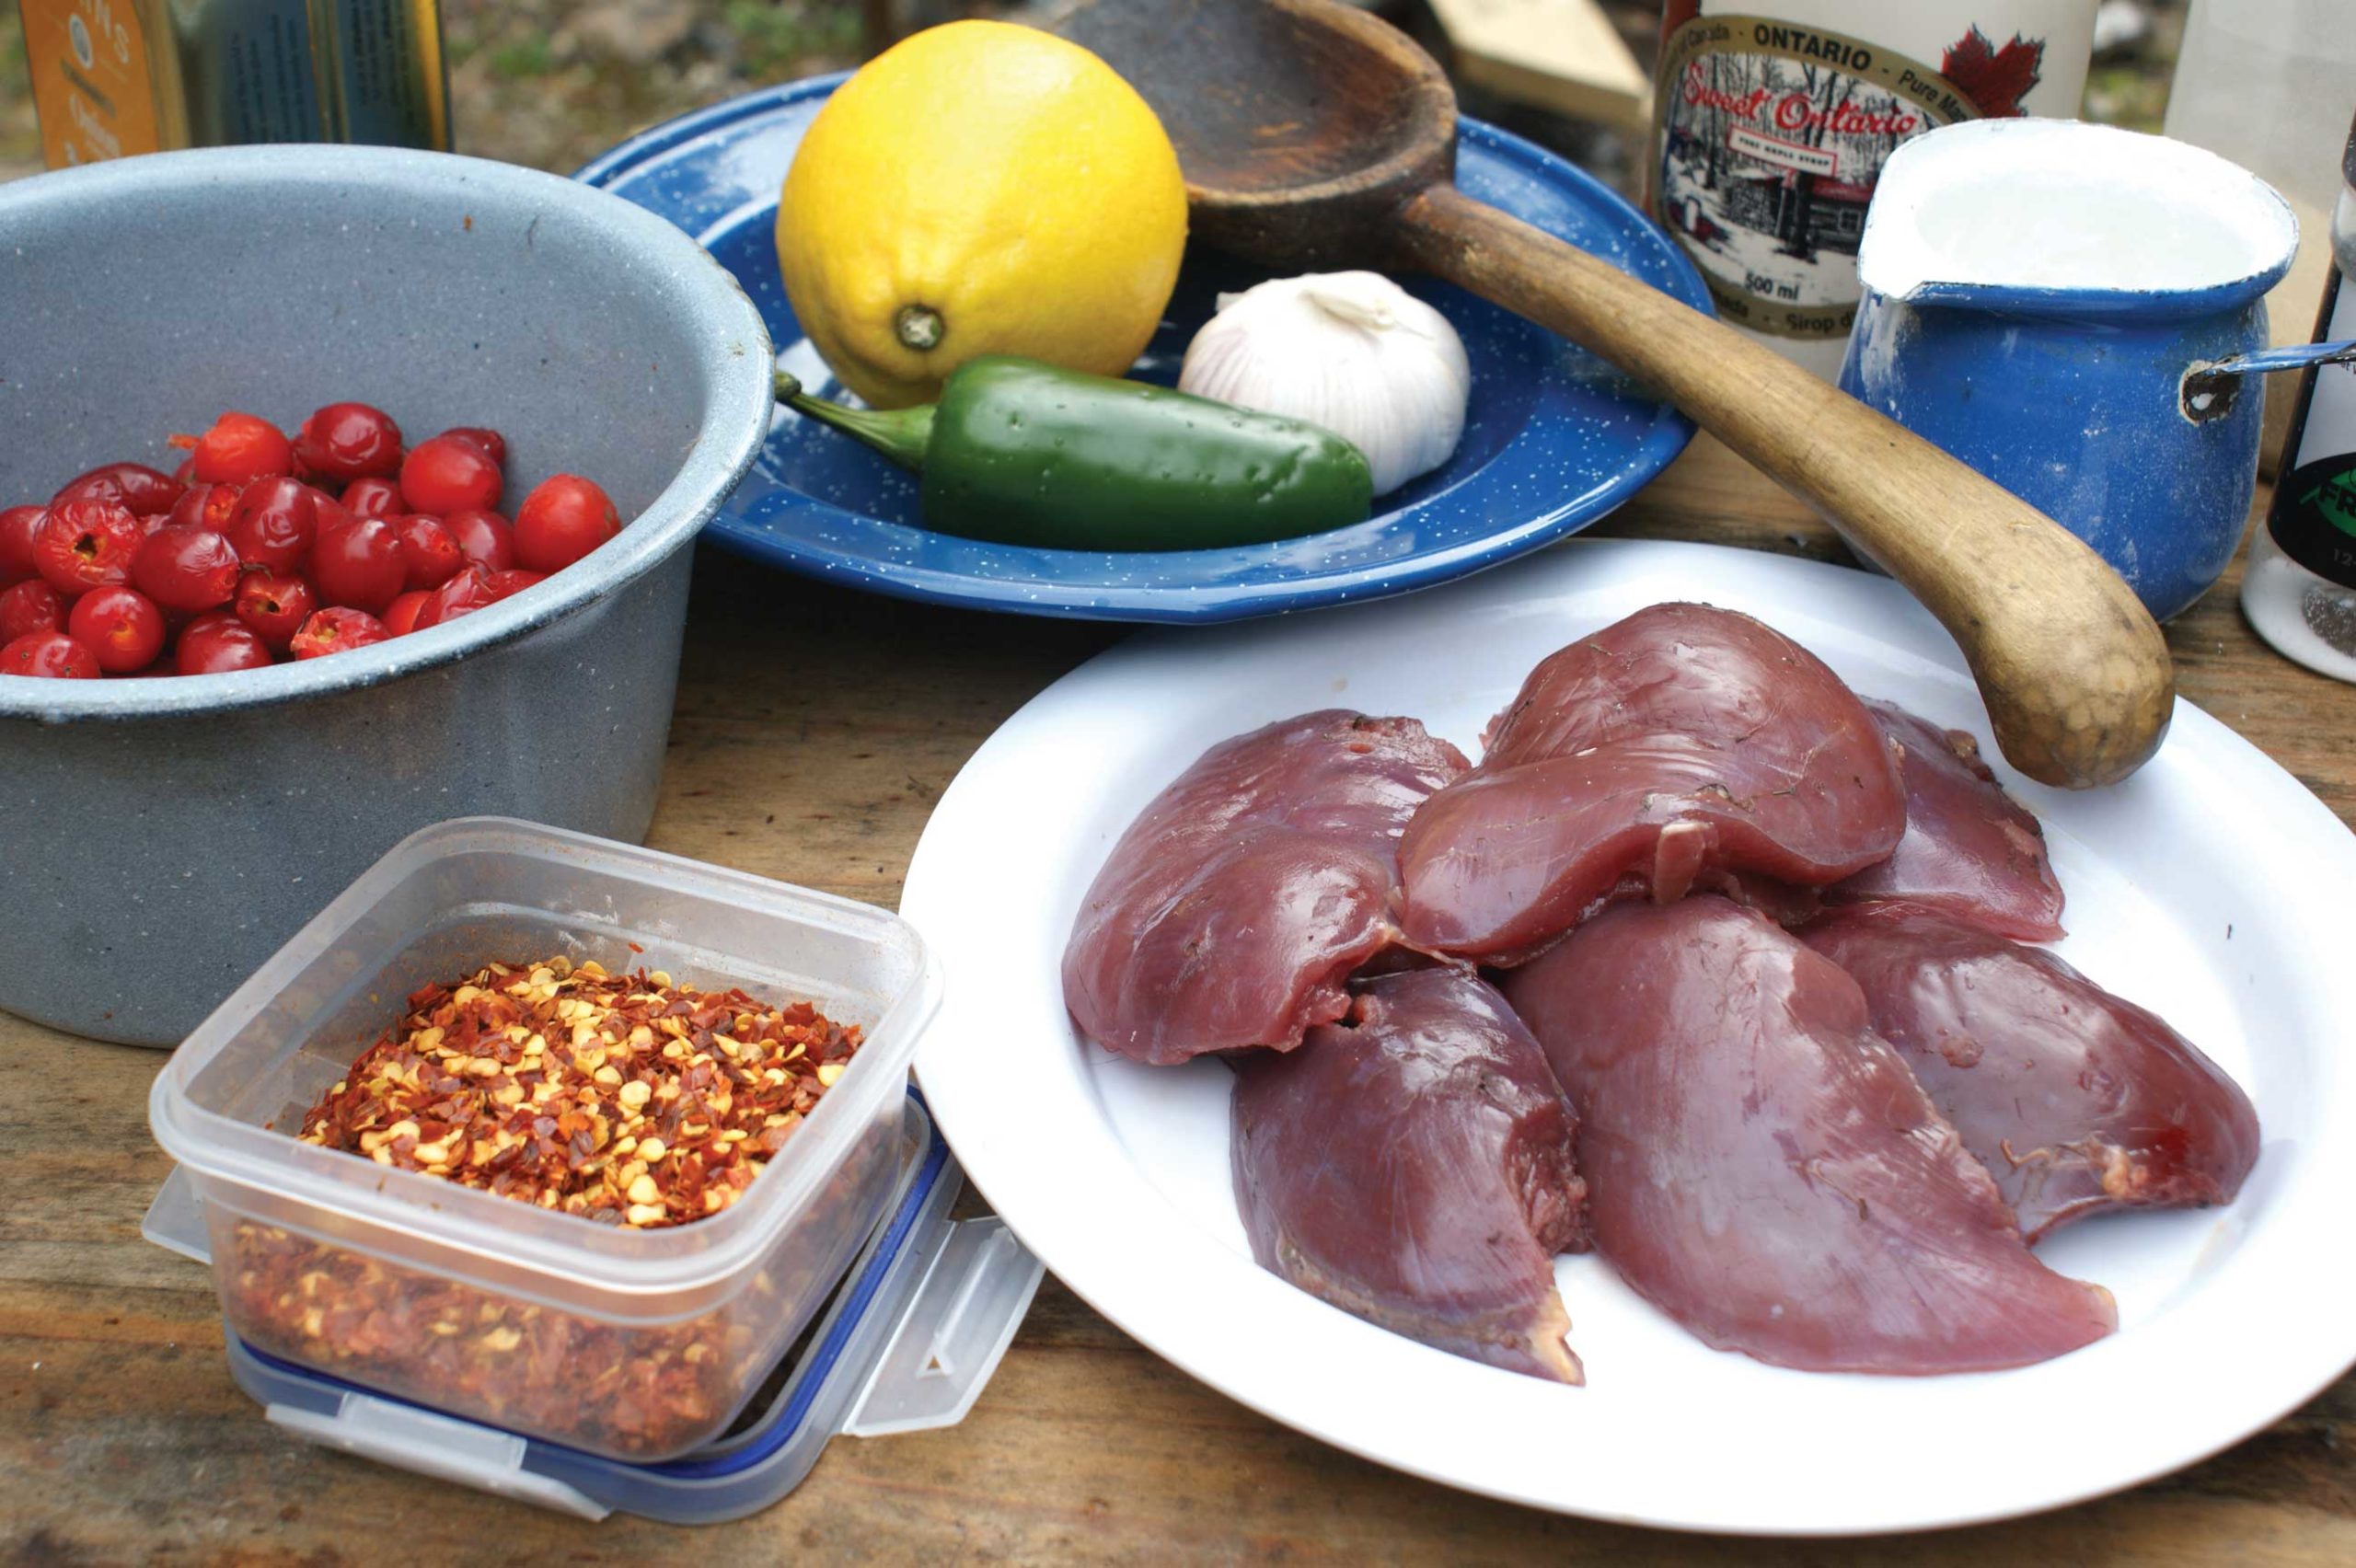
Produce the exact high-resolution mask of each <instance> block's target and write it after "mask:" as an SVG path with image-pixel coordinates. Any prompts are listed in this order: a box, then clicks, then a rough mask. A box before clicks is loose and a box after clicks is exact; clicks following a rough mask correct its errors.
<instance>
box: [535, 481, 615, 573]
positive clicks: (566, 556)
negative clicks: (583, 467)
mask: <svg viewBox="0 0 2356 1568" xmlns="http://www.w3.org/2000/svg"><path fill="white" fill-rule="evenodd" d="M621 531H622V520H621V514H620V513H618V512H616V511H615V510H614V502H613V499H612V498H611V497H609V496H608V495H606V492H605V491H604V490H600V489H598V488H597V486H596V485H595V483H594V482H592V481H591V480H588V479H584V478H581V477H580V476H579V475H578V474H558V475H555V476H553V477H552V478H546V479H542V480H541V481H540V482H539V483H538V484H537V485H535V486H533V487H532V493H531V494H529V495H527V496H525V498H524V504H523V505H521V506H519V507H517V508H516V509H515V559H516V561H517V563H518V564H520V565H522V566H525V567H528V568H530V569H531V570H532V571H563V570H564V569H565V568H566V567H568V566H571V565H572V563H573V562H574V561H576V560H579V559H581V558H582V557H583V556H585V555H587V554H588V553H589V552H590V551H591V550H594V549H595V548H597V547H598V546H599V545H602V544H604V543H605V542H606V540H607V539H610V538H612V537H613V536H615V535H617V534H618V533H620V532H621Z"/></svg>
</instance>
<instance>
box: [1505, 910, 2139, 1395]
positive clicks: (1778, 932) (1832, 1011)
mask: <svg viewBox="0 0 2356 1568" xmlns="http://www.w3.org/2000/svg"><path fill="white" fill-rule="evenodd" d="M1505 989H1506V995H1507V997H1508V998H1509V999H1510V1000H1511V1002H1512V1003H1513V1006H1514V1008H1515V1009H1517V1010H1518V1011H1519V1013H1520V1015H1521V1017H1522V1019H1523V1020H1525V1021H1526V1022H1527V1023H1528V1024H1529V1025H1530V1032H1531V1033H1533V1034H1535V1035H1536V1036H1537V1037H1538V1039H1539V1042H1540V1043H1541V1044H1542V1045H1543V1046H1544V1047H1545V1049H1546V1055H1547V1059H1548V1060H1549V1061H1551V1062H1552V1063H1553V1066H1554V1071H1555V1076H1556V1077H1557V1078H1559V1079H1560V1080H1561V1081H1562V1085H1563V1088H1564V1089H1565V1091H1567V1092H1568V1093H1569V1095H1570V1097H1571V1101H1572V1102H1573V1103H1574V1104H1576V1105H1577V1106H1578V1108H1579V1113H1580V1116H1581V1118H1582V1120H1581V1125H1580V1128H1579V1138H1578V1159H1579V1169H1580V1171H1581V1173H1582V1174H1584V1175H1585V1176H1586V1177H1587V1181H1588V1205H1589V1208H1588V1214H1589V1223H1590V1224H1591V1225H1592V1226H1593V1228H1594V1233H1595V1244H1596V1247H1597V1248H1598V1250H1600V1251H1601V1252H1602V1253H1603V1255H1604V1256H1605V1257H1607V1258H1609V1259H1611V1262H1612V1265H1613V1266H1614V1267H1615V1268H1617V1269H1618V1270H1619V1271H1620V1273H1621V1274H1622V1275H1623V1277H1625V1278H1626V1279H1627V1281H1628V1283H1629V1284H1630V1285H1631V1286H1634V1287H1635V1289H1636V1290H1637V1291H1638V1292H1639V1293H1640V1294H1642V1295H1643V1296H1644V1297H1646V1299H1647V1300H1649V1301H1651V1302H1652V1303H1653V1304H1654V1305H1655V1306H1657V1307H1658V1308H1660V1309H1662V1310H1663V1311H1665V1312H1667V1313H1668V1314H1669V1316H1670V1317H1672V1318H1674V1319H1676V1320H1678V1321H1679V1322H1680V1323H1682V1324H1683V1325H1685V1327H1686V1328H1688V1329H1690V1330H1692V1332H1694V1333H1696V1334H1698V1335H1699V1336H1701V1338H1703V1340H1705V1341H1707V1342H1708V1343H1711V1344H1713V1345H1715V1346H1716V1347H1718V1348H1719V1349H1721V1350H1739V1351H1743V1352H1746V1353H1748V1354H1749V1355H1754V1356H1757V1357H1758V1358H1759V1359H1760V1360H1761V1361H1767V1362H1773V1363H1774V1364H1775V1365H1777V1366H1796V1367H1802V1368H1805V1369H1808V1370H1813V1371H1849V1372H1895V1373H1931V1372H1968V1371H1977V1370H1985V1369H1990V1368H1994V1367H2003V1366H2022V1365H2025V1364H2027V1363H2028V1362H2033V1361H2042V1360H2044V1359H2046V1358H2047V1357H2049V1356H2054V1355H2061V1354H2062V1353H2063V1352H2065V1351H2070V1350H2074V1349H2076V1348H2077V1347H2079V1346H2080V1345H2083V1344H2086V1343H2090V1342H2091V1341H2094V1340H2096V1339H2100V1338H2101V1337H2102V1336H2103V1335H2105V1334H2107V1333H2108V1332H2110V1331H2111V1330H2112V1329H2113V1328H2114V1327H2116V1326H2117V1322H2118V1316H2117V1311H2116V1309H2115V1308H2114V1306H2113V1304H2112V1301H2111V1298H2110V1293H2109V1292H2108V1291H2106V1290H2104V1289H2103V1288H2102V1287H2101V1286H2093V1285H2085V1284H2082V1283H2080V1282H2079V1281H2076V1280H2073V1279H2065V1278H2063V1277H2062V1276H2061V1275H2060V1274H2055V1273H2053V1272H2052V1271H2051V1270H2050V1269H2048V1268H2046V1267H2045V1265H2044V1264H2042V1263H2040V1262H2038V1261H2037V1259H2036V1258H2034V1257H2033V1256H2031V1255H2030V1253H2029V1251H2028V1248H2027V1244H2026V1243H2024V1242H2023V1241H2022V1239H2021V1235H2020V1231H2019V1230H2018V1229H2017V1228H2015V1225H2014V1224H2013V1215H2012V1211H2011V1210H2010V1209H2009V1208H2007V1207H2005V1205H2004V1198H2003V1197H2002V1196H2001V1195H2000V1194H1999V1193H1998V1192H1997V1191H1996V1185H1995V1182H1992V1180H1991V1179H1990V1178H1989V1175H1988V1172H1987V1171H1986V1170H1983V1169H1981V1166H1980V1164H1979V1162H1978V1161H1976V1160H1974V1159H1972V1158H1971V1156H1970V1155H1969V1153H1967V1152H1966V1151H1965V1149H1964V1147H1963V1145H1962V1143H1961V1141H1960V1140H1959V1139H1958V1137H1957V1136H1956V1133H1955V1129H1954V1128H1953V1127H1951V1126H1949V1125H1948V1124H1947V1123H1946V1119H1945V1118H1944V1117H1942V1116H1941V1115H1940V1114H1939V1113H1938V1111H1937V1110H1936V1109H1935V1108H1934V1106H1933V1105H1932V1103H1931V1101H1930V1100H1929V1099H1928V1097H1926V1096H1925V1095H1924V1094H1923V1090H1922V1088H1921V1086H1920V1085H1918V1084H1916V1082H1915V1081H1914V1078H1913V1076H1912V1075H1911V1073H1909V1072H1908V1071H1907V1070H1906V1065H1905V1063H1904V1062H1903V1061H1901V1060H1900V1057H1899V1055H1898V1053H1897V1052H1896V1051H1894V1050H1892V1049H1891V1048H1890V1047H1889V1046H1888V1044H1886V1043H1884V1042H1883V1041H1882V1040H1880V1039H1879V1038H1878V1037H1877V1036H1876V1035H1875V1034H1874V1033H1873V1032H1872V1030H1871V1028H1870V1027H1869V1026H1868V1024H1867V1021H1866V1017H1865V997H1864V995H1863V994H1862V993H1861V992H1859V990H1858V989H1857V985H1856V982H1854V980H1851V979H1850V978H1849V977H1848V976H1847V975H1846V974H1842V972H1841V970H1840V969H1839V968H1837V967H1835V966H1834V965H1833V964H1832V963H1831V962H1830V961H1828V960H1826V959H1824V958H1822V957H1820V956H1819V955H1818V954H1817V953H1815V952H1813V951H1810V950H1809V949H1807V947H1805V946H1803V945H1802V944H1801V943H1800V941H1799V940H1797V939H1796V938H1795V937H1793V936H1791V935H1789V934H1788V933H1786V932H1785V931H1784V930H1783V929H1782V928H1779V927H1777V926H1775V925H1773V923H1771V922H1770V921H1768V920H1766V919H1765V918H1763V917H1761V916H1759V915H1757V914H1754V913H1753V912H1751V911H1750V910H1747V909H1743V908H1741V907H1739V906H1738V905H1733V904H1730V903H1728V902H1727V901H1726V900H1724V899H1721V898H1713V897H1708V896H1702V897H1695V898H1689V899H1687V900H1685V901H1684V902H1682V903H1680V904H1672V905H1666V906H1656V905H1642V904H1629V905H1619V906H1618V907H1615V908H1612V909H1609V910H1606V911H1605V912H1604V913H1603V914H1601V915H1600V916H1598V917H1596V918H1594V919H1593V920H1591V921H1589V922H1588V924H1587V925H1585V926H1583V927H1581V928H1579V930H1578V931H1577V932H1576V933H1575V934H1574V935H1573V936H1572V937H1571V939H1570V940H1568V941H1565V942H1564V943H1562V944H1560V945H1559V946H1557V947H1556V948H1555V949H1554V950H1553V951H1551V952H1549V953H1547V954H1546V955H1545V956H1544V957H1542V958H1540V959H1539V960H1538V961H1537V962H1536V963H1531V964H1530V965H1529V966H1528V967H1527V968H1524V969H1521V970H1518V971H1516V972H1515V973H1514V974H1512V975H1510V976H1508V977H1507V981H1506V986H1505Z"/></svg>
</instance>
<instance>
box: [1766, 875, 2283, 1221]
mask: <svg viewBox="0 0 2356 1568" xmlns="http://www.w3.org/2000/svg"><path fill="white" fill-rule="evenodd" d="M1801 935H1802V939H1803V940H1806V941H1807V944H1808V946H1810V947H1812V948H1814V949H1815V950H1816V951H1819V952H1820V953H1822V954H1823V955H1824V956H1825V957H1827V958H1829V959H1831V961H1832V962H1833V963H1837V964H1839V965H1840V966H1841V967H1842V969H1844V970H1846V971H1848V973H1849V975H1850V977H1851V978H1852V979H1854V980H1855V981H1856V982H1857V984H1858V986H1861V987H1862V988H1863V989H1864V991H1865V1005H1866V1007H1867V1009H1869V1011H1870V1012H1871V1015H1872V1018H1873V1027H1874V1029H1875V1032H1877V1033H1879V1034H1880V1035H1881V1036H1882V1037H1883V1038H1884V1039H1886V1040H1888V1042H1889V1043H1891V1044H1892V1045H1895V1046H1896V1047H1897V1048H1898V1050H1899V1052H1900V1054H1901V1055H1903V1056H1904V1057H1905V1058H1906V1061H1907V1065H1908V1066H1911V1067H1912V1068H1913V1069H1914V1076H1915V1077H1916V1078H1919V1079H1920V1080H1921V1081H1922V1084H1923V1089H1925V1090H1928V1091H1929V1093H1930V1096H1931V1099H1932V1101H1934V1103H1935V1104H1937V1106H1938V1108H1939V1109H1940V1110H1941V1111H1942V1112H1944V1113H1946V1117H1947V1119H1948V1120H1949V1121H1951V1122H1953V1123H1954V1124H1955V1128H1956V1131H1957V1132H1958V1133H1959V1134H1961V1135H1962V1136H1963V1142H1964V1147H1967V1148H1969V1149H1970V1150H1971V1152H1972V1153H1973V1154H1975V1155H1977V1156H1979V1157H1980V1162H1981V1164H1982V1165H1985V1166H1986V1167H1987V1168H1988V1170H1989V1172H1990V1173H1991V1174H1992V1175H1993V1176H1994V1177H1995V1178H1996V1185H1997V1187H1998V1188H2000V1189H2001V1190H2002V1191H2003V1193H2004V1197H2005V1198H2006V1200H2007V1201H2009V1202H2010V1203H2011V1204H2012V1205H2013V1210H2014V1213H2015V1215H2017V1216H2019V1219H2020V1227H2021V1230H2022V1232H2023V1233H2024V1234H2026V1235H2027V1238H2028V1239H2030V1240H2031V1241H2035V1240H2037V1239H2038V1238H2040V1237H2042V1236H2044V1235H2045V1234H2046V1233H2047V1232H2048V1231H2050V1230H2051V1229H2052V1228H2054V1227H2055V1226H2057V1225H2061V1224H2064V1223H2066V1222H2067V1221H2070V1220H2073V1219H2077V1218H2079V1217H2081V1216H2085V1215H2089V1214H2094V1213H2096V1212H2098V1211H2099V1210H2102V1209H2107V1208H2118V1207H2125V1206H2129V1205H2160V1206H2165V1207H2198V1206H2201V1205H2209V1204H2223V1203H2231V1202H2232V1201H2233V1198H2234V1194H2235V1193H2237V1192H2239V1191H2240V1190H2241V1184H2242V1178H2244V1177H2245V1176H2247V1175H2248V1174H2249V1170H2250V1167H2251V1166H2252V1165H2253V1164H2255V1163H2256V1162H2257V1159H2258V1113H2257V1111H2256V1110H2254V1109H2253V1108H2252V1107H2251V1105H2250V1102H2249V1098H2248V1096H2246V1095H2245V1094H2243V1093H2242V1091H2241V1090H2240V1088H2239V1087H2238V1086H2237V1085H2235V1082H2234V1080H2233V1079H2231V1078H2227V1077H2226V1076H2225V1075H2224V1073H2223V1072H2222V1071H2220V1070H2219V1068H2218V1066H2217V1065H2216V1064H2215V1063H2214V1062H2212V1061H2211V1060H2210V1059H2209V1058H2208V1057H2206V1056H2204V1055H2201V1054H2200V1052H2199V1051H2197V1050H2195V1049H2194V1048H2193V1046H2192V1044H2191V1043H2190V1042H2189V1041H2188V1040H2186V1039H2185V1038H2184V1037H2183V1036H2182V1035H2180V1034H2178V1033H2177V1032H2176V1031H2175V1030H2173V1029H2170V1028H2169V1027H2168V1026H2167V1025H2166V1024H2165V1023H2164V1022H2162V1021H2161V1020H2159V1019H2158V1018H2156V1017H2154V1015H2153V1014H2151V1013H2149V1012H2146V1011H2145V1010H2144V1009H2142V1008H2139V1007H2137V1006H2136V1005H2135V1004H2134V1003H2132V1002H2129V1001H2123V1000H2121V999H2120V998H2119V997H2114V996H2112V995H2111V994H2110V993H2109V992H2108V991H2106V990H2104V989H2103V988H2102V987H2101V986H2097V985H2096V984H2095V983H2094V982H2093V981H2091V980H2089V979H2087V978H2086V977H2085V975H2083V974H2079V973H2078V972H2077V971H2076V970H2074V969H2073V968H2071V967H2070V966H2069V965H2068V964H2067V963H2063V962H2062V961H2061V959H2059V958H2056V957H2055V956H2054V955H2053V954H2051V953H2050V952H2040V951H2038V950H2036V949H2034V948H2022V947H2015V946H2014V945H2013V944H2012V943H2011V942H2008V941H2006V940H2004V938H2002V937H1999V936H1994V935H1992V934H1990V933H1989V932H1986V931H1981V930H1978V929H1975V928H1972V927H1970V926H1967V925H1964V924H1963V923H1961V922H1959V921H1957V920H1952V919H1949V918H1947V917H1945V916H1943V915H1941V914H1939V913H1937V912H1936V911H1934V910H1928V909H1920V908H1912V907H1909V906H1908V905H1900V904H1869V905H1857V906H1856V907H1854V908H1851V909H1842V910H1835V911H1832V912H1831V913H1830V914H1828V915H1826V916H1825V917H1824V918H1823V919H1822V920H1821V921H1820V922H1819V923H1818V924H1817V925H1815V926H1812V927H1810V928H1807V930H1805V931H1804V932H1802V933H1801Z"/></svg>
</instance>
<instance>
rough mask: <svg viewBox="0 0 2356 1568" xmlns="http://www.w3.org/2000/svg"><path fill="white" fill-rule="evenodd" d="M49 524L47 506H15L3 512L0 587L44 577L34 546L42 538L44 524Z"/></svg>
mask: <svg viewBox="0 0 2356 1568" xmlns="http://www.w3.org/2000/svg"><path fill="white" fill-rule="evenodd" d="M48 521H49V511H48V509H47V508H46V507H40V506H12V507H9V508H8V509H7V510H6V511H5V512H0V586H5V585H6V584H8V583H11V582H23V581H24V580H25V579H26V578H28V577H39V576H40V560H39V559H37V558H36V557H35V556H34V554H33V546H34V544H35V542H36V541H38V540H39V539H40V525H42V524H43V523H46V522H48Z"/></svg>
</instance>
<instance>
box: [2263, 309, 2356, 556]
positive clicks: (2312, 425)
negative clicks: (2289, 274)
mask: <svg viewBox="0 0 2356 1568" xmlns="http://www.w3.org/2000/svg"><path fill="white" fill-rule="evenodd" d="M2338 338H2356V289H2343V288H2342V287H2341V286H2340V276H2339V272H2338V271H2334V272H2333V273H2332V275H2331V282H2329V283H2328V284H2327V285H2326V286H2325V289H2324V303H2323V320H2322V324H2321V326H2320V327H2319V328H2318V329H2316V341H2317V342H2327V341H2329V340H2333V339H2338ZM2284 450H2285V451H2287V452H2289V453H2290V454H2291V462H2290V467H2289V470H2288V471H2287V472H2285V473H2284V474H2282V475H2281V478H2278V479H2277V480H2276V481H2275V486H2274V503H2273V505H2272V507H2271V508H2269V511H2268V512H2267V514H2266V526H2267V529H2268V531H2269V532H2270V533H2272V534H2273V536H2274V542H2275V543H2276V544H2278V545H2280V546H2281V547H2282V553H2283V554H2284V555H2286V556H2289V557H2290V558H2291V559H2292V560H2294V561H2297V562H2298V563H2299V564H2300V565H2301V566H2304V567H2305V568H2306V569H2307V570H2308V571H2312V572H2314V573H2315V574H2316V576H2318V577H2321V578H2325V579H2327V580H2328V581H2330V582H2335V583H2337V584H2339V586H2340V587H2342V588H2356V366H2351V365H2345V364H2327V365H2318V366H2317V367H2316V368H2315V369H2313V370H2310V371H2308V372H2306V373H2305V375H2304V376H2303V378H2302V381H2301V385H2300V387H2299V402H2298V408H2297V411H2296V412H2295V413H2294V414H2293V415H2292V422H2291V438H2290V441H2289V443H2288V444H2287V445H2286V446H2285V448H2284Z"/></svg>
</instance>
